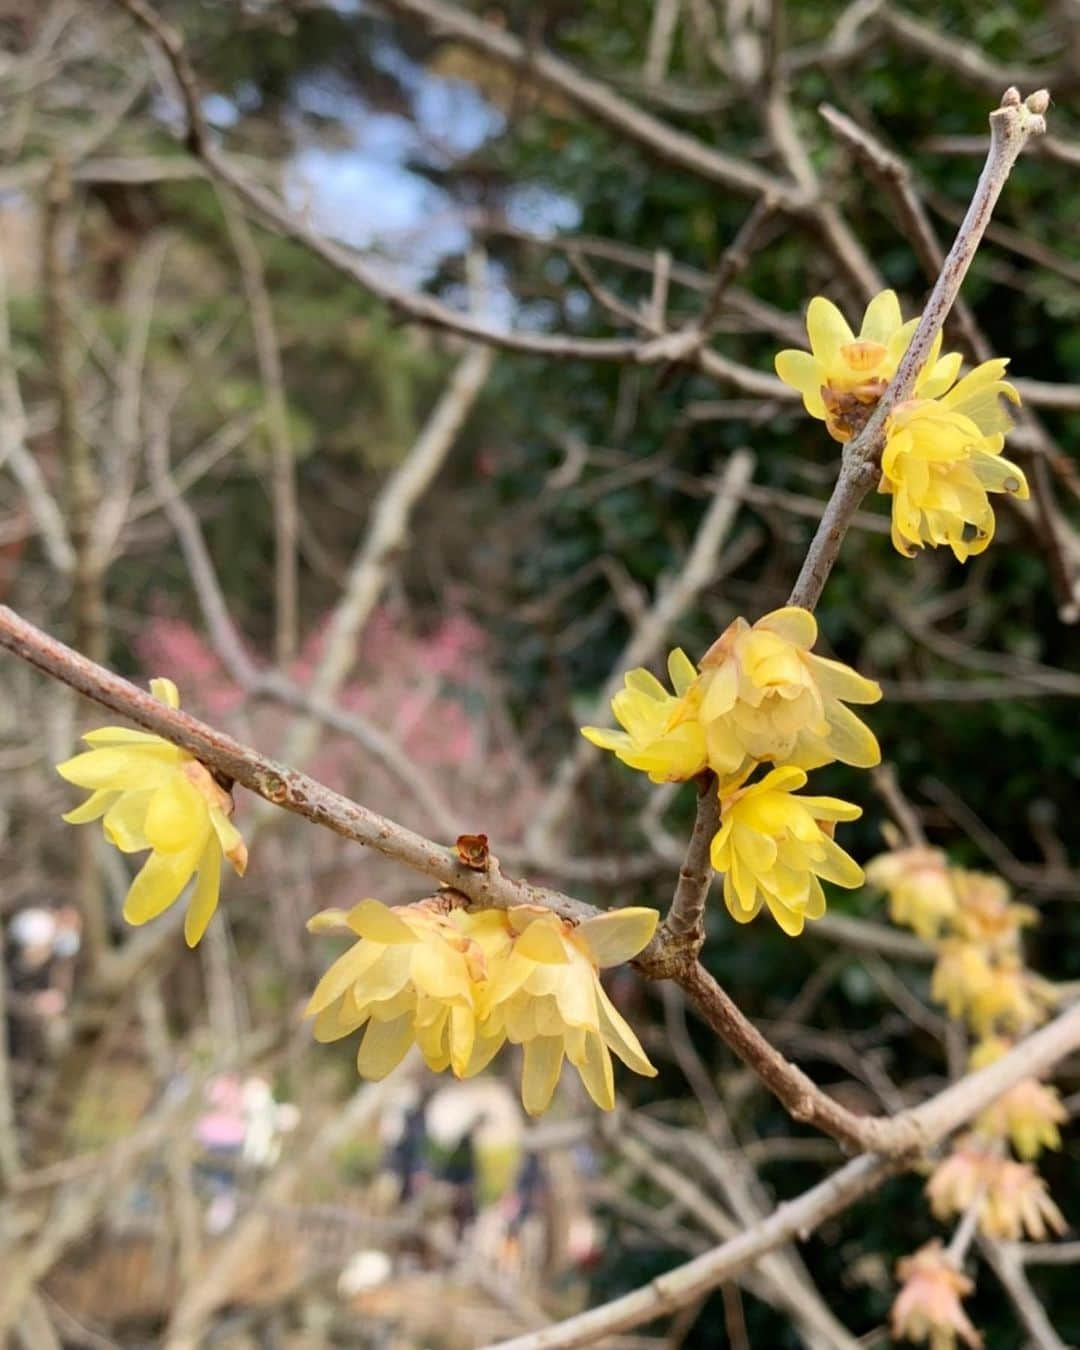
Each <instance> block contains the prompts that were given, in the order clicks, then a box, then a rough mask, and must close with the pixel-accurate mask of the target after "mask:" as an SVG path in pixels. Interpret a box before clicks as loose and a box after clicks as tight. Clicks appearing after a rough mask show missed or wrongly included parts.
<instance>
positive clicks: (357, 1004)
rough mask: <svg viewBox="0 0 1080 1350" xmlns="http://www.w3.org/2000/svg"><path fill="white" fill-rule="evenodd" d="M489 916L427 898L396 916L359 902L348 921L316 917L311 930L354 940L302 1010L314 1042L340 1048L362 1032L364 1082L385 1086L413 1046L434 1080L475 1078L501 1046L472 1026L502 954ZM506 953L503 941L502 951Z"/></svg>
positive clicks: (336, 914) (496, 922) (333, 915)
mask: <svg viewBox="0 0 1080 1350" xmlns="http://www.w3.org/2000/svg"><path fill="white" fill-rule="evenodd" d="M490 913H491V915H492V917H490V918H489V916H488V913H484V914H483V915H480V914H477V915H471V914H469V913H468V911H466V910H464V909H461V908H454V907H452V906H451V905H450V903H449V901H447V900H445V899H444V898H443V897H433V898H431V899H428V900H421V901H419V902H418V903H416V904H414V905H400V906H398V907H397V908H395V909H391V908H389V907H388V906H386V905H384V904H382V903H381V901H379V900H371V899H368V900H361V901H360V903H359V904H358V905H355V906H354V907H353V908H352V909H351V910H349V911H348V912H347V913H346V912H344V911H341V910H325V911H323V913H321V914H317V915H316V916H315V917H314V918H313V919H312V920H310V922H309V924H308V928H309V929H310V930H311V931H313V932H325V931H331V930H333V929H335V928H340V927H341V926H345V927H347V928H348V929H350V930H351V931H352V932H353V933H355V934H356V936H357V938H358V939H359V941H357V942H356V943H354V944H353V946H351V947H350V948H349V950H348V951H347V952H345V953H344V955H342V956H340V957H338V959H337V960H336V961H335V962H334V963H333V965H332V966H331V967H330V968H329V970H327V972H326V974H325V975H324V976H323V977H322V979H321V980H320V981H319V983H318V985H317V986H316V989H315V992H314V993H313V994H312V996H311V999H310V1000H309V1002H308V1006H307V1009H306V1013H305V1015H306V1016H309V1017H314V1018H315V1027H314V1034H315V1039H316V1040H319V1041H335V1040H339V1039H340V1038H341V1037H343V1036H348V1035H350V1034H351V1033H352V1032H354V1031H358V1030H359V1029H360V1028H361V1027H365V1026H366V1028H367V1030H366V1032H365V1034H364V1039H363V1041H362V1042H361V1044H360V1049H359V1051H358V1054H357V1060H356V1067H357V1070H358V1072H359V1073H360V1076H361V1077H362V1078H369V1079H375V1080H378V1079H381V1078H385V1077H386V1075H387V1074H388V1073H390V1072H391V1071H392V1070H393V1069H396V1068H397V1066H398V1065H399V1064H400V1063H401V1061H402V1060H403V1059H404V1058H405V1055H406V1053H407V1052H408V1050H409V1048H410V1047H411V1046H412V1045H413V1044H414V1043H415V1044H417V1045H418V1046H419V1047H420V1052H421V1054H422V1055H423V1056H424V1059H425V1061H426V1062H427V1064H428V1067H429V1068H431V1069H432V1070H433V1071H434V1072H436V1073H439V1072H441V1071H442V1070H443V1069H446V1068H450V1069H452V1070H453V1072H454V1074H455V1075H456V1076H457V1077H458V1078H468V1077H471V1076H472V1075H473V1074H475V1073H479V1071H480V1070H481V1069H482V1068H483V1067H484V1066H485V1065H486V1064H487V1063H488V1062H489V1061H490V1060H491V1058H492V1057H493V1056H494V1054H495V1053H496V1051H497V1050H498V1049H499V1046H500V1045H501V1044H502V1042H503V1040H504V1039H505V1038H504V1037H501V1036H500V1037H498V1038H495V1039H494V1040H493V1039H492V1038H490V1037H489V1036H487V1035H485V1034H484V1033H482V1032H481V1031H479V1029H478V1025H477V1024H478V1016H477V1013H478V998H477V991H478V989H479V987H480V986H481V985H482V984H483V982H484V981H485V980H486V978H487V969H488V960H489V955H490V956H493V957H496V958H497V954H498V947H499V928H500V924H501V920H500V916H499V915H498V914H497V913H495V912H494V911H492V912H490ZM502 927H503V930H504V932H505V925H502ZM509 945H510V942H509V936H508V935H506V937H505V941H504V942H503V943H502V946H503V947H504V948H506V949H508V948H509Z"/></svg>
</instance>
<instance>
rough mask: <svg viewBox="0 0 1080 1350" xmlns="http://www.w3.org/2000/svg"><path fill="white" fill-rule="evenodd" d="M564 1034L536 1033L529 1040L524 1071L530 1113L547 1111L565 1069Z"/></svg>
mask: <svg viewBox="0 0 1080 1350" xmlns="http://www.w3.org/2000/svg"><path fill="white" fill-rule="evenodd" d="M562 1062H563V1041H562V1037H561V1036H535V1037H533V1039H532V1040H531V1041H526V1042H525V1067H524V1069H523V1070H522V1074H521V1102H522V1105H523V1106H524V1107H525V1110H526V1111H527V1112H528V1113H529V1115H530V1116H538V1115H540V1114H541V1113H542V1112H544V1111H546V1110H547V1108H548V1106H549V1105H550V1103H551V1098H552V1095H553V1094H554V1092H555V1085H556V1083H558V1081H559V1074H560V1073H561V1072H562Z"/></svg>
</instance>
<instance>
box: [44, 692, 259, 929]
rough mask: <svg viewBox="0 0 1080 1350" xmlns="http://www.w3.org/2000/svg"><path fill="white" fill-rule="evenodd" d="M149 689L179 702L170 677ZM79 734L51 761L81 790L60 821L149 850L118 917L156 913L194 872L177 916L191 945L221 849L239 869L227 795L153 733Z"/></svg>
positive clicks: (209, 904) (208, 906) (215, 891)
mask: <svg viewBox="0 0 1080 1350" xmlns="http://www.w3.org/2000/svg"><path fill="white" fill-rule="evenodd" d="M150 689H151V691H152V693H153V694H154V697H155V698H157V699H158V700H159V701H160V702H162V703H164V704H166V705H167V706H168V707H170V708H178V707H179V706H180V696H179V694H178V693H177V689H176V685H175V684H173V682H172V680H165V679H157V680H151V681H150ZM83 740H84V741H86V742H87V744H88V745H90V746H91V747H92V748H91V749H90V750H87V751H85V752H84V753H82V754H80V755H75V756H74V757H73V758H72V759H67V760H65V761H64V762H63V763H62V764H58V765H57V766H56V770H57V773H59V774H60V775H61V777H62V778H66V779H67V781H68V782H69V783H74V784H75V786H76V787H81V788H88V789H90V790H91V795H90V796H89V797H88V798H87V799H86V801H85V802H83V804H82V805H81V806H77V807H76V808H75V809H74V810H73V811H69V812H68V813H67V814H66V815H65V816H64V820H66V821H67V822H68V823H69V824H71V825H85V824H87V823H88V822H89V821H94V820H100V821H101V823H102V828H103V829H104V832H105V838H106V839H107V840H108V841H109V843H110V844H114V845H115V846H116V847H117V848H118V849H120V851H121V852H122V853H142V852H144V851H145V850H147V849H149V850H150V857H149V858H148V859H147V860H146V862H145V864H144V865H143V868H142V870H141V871H140V872H139V874H138V875H137V876H136V878H135V880H134V881H133V882H132V884H131V889H130V890H129V891H128V893H127V899H126V901H125V902H124V918H125V919H126V920H127V921H128V923H131V924H141V923H146V922H147V921H148V920H149V919H154V918H156V917H157V916H158V915H159V914H161V913H162V912H163V911H164V910H166V909H168V907H169V906H170V905H171V904H172V903H173V902H174V901H175V900H176V899H178V898H179V896H180V893H181V892H182V891H183V889H184V887H185V886H186V885H187V884H188V882H189V881H190V880H191V878H192V877H193V876H194V877H197V880H196V883H195V888H194V890H193V891H192V893H191V898H190V900H189V901H188V907H187V913H186V915H185V918H184V937H185V938H186V939H187V943H188V946H190V947H194V946H195V944H196V943H197V942H198V941H199V939H200V938H201V937H202V935H203V933H205V932H206V926H207V924H208V923H209V922H210V920H211V918H212V917H213V914H214V910H215V909H216V908H217V903H218V896H219V893H220V890H221V860H222V858H223V857H225V858H228V860H229V862H230V863H231V864H232V866H233V869H234V870H235V871H236V872H237V873H238V874H239V875H240V876H243V875H244V871H245V869H246V867H247V848H246V847H245V845H244V841H243V839H241V837H240V834H239V832H238V831H237V829H236V827H235V826H234V825H233V824H232V821H231V820H230V819H229V817H230V816H231V815H232V811H233V803H232V798H231V797H230V796H229V794H228V793H227V792H226V791H225V790H224V789H223V788H221V787H219V785H218V784H217V783H216V782H215V780H214V778H213V776H212V775H211V773H210V771H209V770H208V769H207V768H206V767H205V766H204V765H202V764H200V763H199V761H198V760H197V759H195V758H194V756H192V755H189V754H188V753H187V751H185V750H181V749H179V748H178V747H177V746H175V745H171V744H170V743H169V742H168V741H166V740H163V739H162V738H161V737H160V736H152V735H150V734H149V733H148V732H145V731H133V730H131V729H130V728H129V727H100V728H99V729H98V730H96V731H88V732H87V733H86V735H85V736H83Z"/></svg>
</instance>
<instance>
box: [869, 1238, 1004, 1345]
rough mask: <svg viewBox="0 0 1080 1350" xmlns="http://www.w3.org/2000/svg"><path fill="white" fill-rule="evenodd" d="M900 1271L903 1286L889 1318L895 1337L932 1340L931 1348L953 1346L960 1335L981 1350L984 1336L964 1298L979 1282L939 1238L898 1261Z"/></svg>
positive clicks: (910, 1339)
mask: <svg viewBox="0 0 1080 1350" xmlns="http://www.w3.org/2000/svg"><path fill="white" fill-rule="evenodd" d="M896 1274H897V1277H898V1279H899V1280H900V1281H901V1288H900V1292H899V1293H898V1294H897V1296H896V1300H895V1302H894V1303H893V1306H892V1313H891V1315H890V1319H889V1328H890V1331H891V1333H892V1338H893V1340H894V1341H899V1340H901V1339H902V1340H906V1341H916V1342H918V1341H929V1343H930V1350H953V1347H954V1346H955V1345H956V1341H957V1337H959V1339H960V1340H962V1341H963V1342H964V1344H965V1345H966V1346H969V1347H970V1350H981V1347H982V1343H983V1341H982V1337H981V1336H980V1335H979V1333H978V1332H977V1331H976V1330H975V1327H974V1325H973V1324H972V1322H971V1319H970V1318H969V1317H968V1315H967V1313H965V1312H964V1309H963V1305H962V1304H961V1302H960V1300H961V1299H963V1298H966V1297H967V1295H968V1294H970V1293H971V1291H972V1290H973V1289H974V1288H975V1286H974V1284H973V1283H972V1281H971V1280H969V1279H968V1277H967V1276H966V1275H965V1274H964V1273H963V1271H961V1270H958V1269H957V1267H956V1265H955V1264H954V1263H953V1261H952V1259H951V1258H950V1257H949V1255H948V1253H947V1252H945V1251H944V1249H943V1248H942V1245H941V1242H940V1241H939V1239H937V1238H935V1239H934V1240H933V1241H932V1242H928V1243H927V1244H926V1245H925V1246H924V1247H920V1248H919V1250H918V1251H917V1252H915V1254H914V1255H913V1256H905V1257H904V1259H903V1260H902V1261H899V1262H897V1266H896Z"/></svg>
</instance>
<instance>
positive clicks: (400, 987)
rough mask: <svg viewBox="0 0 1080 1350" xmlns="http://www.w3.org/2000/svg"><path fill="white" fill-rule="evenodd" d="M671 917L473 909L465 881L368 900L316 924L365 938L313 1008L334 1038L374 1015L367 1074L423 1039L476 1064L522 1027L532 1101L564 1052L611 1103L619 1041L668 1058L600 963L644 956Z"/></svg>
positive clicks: (544, 1097) (638, 1057) (448, 1056)
mask: <svg viewBox="0 0 1080 1350" xmlns="http://www.w3.org/2000/svg"><path fill="white" fill-rule="evenodd" d="M657 918H658V915H657V913H656V911H655V910H651V909H638V908H628V909H620V910H614V911H612V912H611V913H609V914H601V915H598V916H597V917H596V918H593V919H587V920H586V921H585V922H584V923H580V924H572V923H570V922H568V921H566V920H563V919H560V918H559V917H558V915H556V914H553V913H552V912H551V911H550V910H547V909H543V908H541V907H538V906H532V905H520V906H517V907H516V908H514V909H510V910H482V911H473V910H470V909H468V908H466V907H465V902H464V897H461V896H458V895H457V893H456V892H444V893H443V894H441V895H438V896H434V897H431V898H429V899H426V900H421V901H419V902H418V903H416V904H412V905H402V906H398V907H397V908H394V909H390V908H388V907H387V906H386V905H384V904H382V903H380V901H378V900H362V901H361V902H360V903H359V904H358V905H356V906H355V907H354V908H353V909H351V910H349V911H348V912H345V911H343V910H326V911H324V912H323V913H322V914H319V915H316V917H315V918H314V919H312V920H311V922H310V923H309V925H308V926H309V928H310V929H311V930H312V931H315V932H328V931H334V930H335V929H340V928H344V929H347V930H348V931H350V932H352V933H353V934H354V935H355V936H356V938H357V941H356V942H355V943H354V944H353V946H351V947H350V948H349V950H348V951H347V952H345V953H344V955H343V956H340V957H339V958H338V959H337V960H336V961H335V962H334V964H333V965H332V966H331V967H330V968H329V970H328V971H327V972H326V974H325V975H324V976H323V978H322V979H321V980H320V981H319V984H318V986H317V988H316V989H315V992H314V994H313V995H312V996H311V1001H310V1002H309V1004H308V1007H307V1013H308V1015H309V1016H313V1017H314V1018H315V1027H314V1030H315V1037H316V1039H317V1040H320V1041H334V1040H338V1039H340V1038H341V1037H343V1036H348V1035H350V1034H351V1033H352V1032H354V1031H358V1030H360V1029H361V1028H365V1030H364V1038H363V1040H362V1041H361V1044H360V1049H359V1052H358V1054H357V1061H356V1064H357V1069H358V1071H359V1073H360V1074H361V1076H362V1077H364V1078H370V1079H380V1078H385V1076H386V1075H387V1074H388V1073H390V1071H391V1070H392V1069H394V1068H396V1067H397V1065H398V1064H400V1063H401V1061H402V1059H404V1057H405V1055H406V1053H407V1052H408V1051H409V1049H410V1048H411V1047H412V1046H413V1045H416V1046H417V1047H418V1049H419V1051H420V1053H421V1055H422V1056H423V1058H424V1060H425V1062H426V1063H427V1065H428V1067H429V1068H430V1069H432V1070H433V1071H434V1072H436V1073H439V1072H441V1071H442V1070H444V1069H447V1068H449V1069H450V1070H451V1071H452V1072H453V1073H454V1074H455V1076H456V1077H458V1078H471V1077H472V1076H473V1075H474V1074H477V1073H479V1072H480V1070H481V1069H483V1068H484V1067H485V1066H486V1065H487V1064H488V1063H490V1061H491V1060H492V1058H493V1057H494V1056H495V1054H496V1053H497V1052H498V1051H499V1050H500V1049H501V1047H502V1046H503V1045H504V1044H505V1043H506V1042H508V1041H509V1042H510V1043H511V1044H512V1045H520V1046H521V1047H522V1049H523V1060H524V1068H523V1073H522V1081H521V1096H522V1101H523V1103H524V1105H525V1109H526V1111H528V1112H529V1113H530V1115H538V1114H539V1113H540V1112H542V1111H544V1110H545V1109H546V1108H547V1106H548V1104H549V1102H550V1101H551V1097H552V1094H553V1093H554V1091H555V1085H556V1084H557V1083H558V1081H559V1075H560V1073H561V1072H562V1067H563V1061H564V1059H568V1060H569V1061H570V1063H571V1064H572V1065H573V1066H574V1068H575V1069H577V1071H578V1073H579V1075H580V1077H581V1081H582V1082H583V1083H584V1085H585V1088H586V1090H587V1092H588V1093H589V1096H590V1097H591V1098H592V1099H593V1101H594V1102H595V1103H596V1104H597V1106H600V1107H602V1108H603V1109H604V1110H608V1111H610V1110H611V1109H612V1107H613V1106H614V1105H615V1087H614V1076H613V1071H612V1063H611V1055H612V1053H614V1054H615V1055H616V1056H617V1058H619V1059H621V1060H622V1062H623V1063H624V1064H625V1065H626V1066H627V1067H628V1068H630V1069H633V1071H634V1072H635V1073H639V1074H643V1075H645V1076H646V1077H652V1076H653V1075H654V1074H655V1073H656V1070H655V1069H654V1068H653V1066H652V1065H651V1064H650V1063H649V1060H648V1057H647V1056H646V1054H645V1052H644V1050H643V1049H642V1048H641V1044H640V1042H639V1041H638V1038H637V1037H636V1036H635V1035H634V1032H633V1030H632V1029H631V1027H630V1026H629V1024H628V1023H627V1022H626V1021H625V1019H624V1018H623V1017H622V1015H621V1014H620V1013H619V1011H618V1009H617V1008H616V1007H615V1006H614V1004H613V1003H612V1002H611V1000H610V999H609V998H608V996H607V994H606V993H605V992H604V987H603V985H602V984H601V983H600V976H599V971H600V969H602V968H603V967H605V966H611V965H618V964H620V963H621V962H623V961H628V960H630V959H631V957H634V956H636V955H637V954H638V952H640V951H641V950H642V948H643V947H645V946H646V944H647V943H648V942H649V939H650V938H651V937H652V935H653V933H654V932H655V930H656V923H657Z"/></svg>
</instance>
